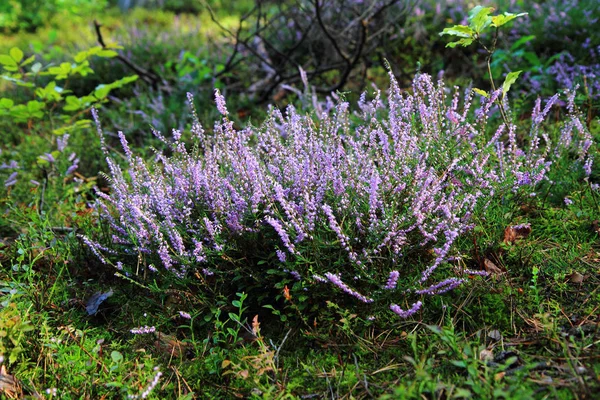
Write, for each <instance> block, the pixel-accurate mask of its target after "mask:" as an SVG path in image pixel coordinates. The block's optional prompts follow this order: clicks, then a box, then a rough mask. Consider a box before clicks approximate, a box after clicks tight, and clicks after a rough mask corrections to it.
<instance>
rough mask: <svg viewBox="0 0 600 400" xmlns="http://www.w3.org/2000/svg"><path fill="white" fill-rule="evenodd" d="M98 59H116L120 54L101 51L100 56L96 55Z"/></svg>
mask: <svg viewBox="0 0 600 400" xmlns="http://www.w3.org/2000/svg"><path fill="white" fill-rule="evenodd" d="M96 55H97V56H98V57H105V58H112V57H116V56H118V55H119V53H117V52H116V51H114V50H101V51H99V52H98V54H96Z"/></svg>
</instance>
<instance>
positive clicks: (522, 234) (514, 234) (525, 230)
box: [504, 224, 531, 244]
mask: <svg viewBox="0 0 600 400" xmlns="http://www.w3.org/2000/svg"><path fill="white" fill-rule="evenodd" d="M530 233H531V225H529V224H519V225H513V226H508V227H506V229H504V243H506V244H509V243H514V242H516V241H517V240H518V239H525V238H526V237H527V236H529V234H530Z"/></svg>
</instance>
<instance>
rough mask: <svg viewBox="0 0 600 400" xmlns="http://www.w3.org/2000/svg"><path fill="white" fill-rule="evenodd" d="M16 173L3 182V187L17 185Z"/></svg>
mask: <svg viewBox="0 0 600 400" xmlns="http://www.w3.org/2000/svg"><path fill="white" fill-rule="evenodd" d="M17 175H18V173H17V172H13V173H12V174H10V176H9V177H8V178H7V179H6V180H5V181H4V187H9V186H14V185H16V183H17Z"/></svg>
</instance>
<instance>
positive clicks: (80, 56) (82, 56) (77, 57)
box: [73, 51, 88, 64]
mask: <svg viewBox="0 0 600 400" xmlns="http://www.w3.org/2000/svg"><path fill="white" fill-rule="evenodd" d="M87 58H88V52H87V51H80V52H79V53H77V54H75V57H73V60H74V61H75V62H76V63H77V64H79V63H80V62H82V61H84V60H85V59H87Z"/></svg>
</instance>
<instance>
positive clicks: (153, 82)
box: [94, 20, 171, 93]
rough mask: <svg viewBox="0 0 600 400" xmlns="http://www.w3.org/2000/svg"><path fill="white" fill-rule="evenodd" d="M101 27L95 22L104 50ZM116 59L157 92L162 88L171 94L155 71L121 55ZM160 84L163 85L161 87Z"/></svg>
mask: <svg viewBox="0 0 600 400" xmlns="http://www.w3.org/2000/svg"><path fill="white" fill-rule="evenodd" d="M101 27H102V24H100V23H99V22H98V21H97V20H94V29H95V30H96V38H97V40H98V43H99V44H100V46H102V48H103V49H108V47H107V45H106V43H105V42H104V38H103V37H102V32H101V30H100V28H101ZM115 58H116V59H117V60H119V61H121V62H122V63H123V64H125V65H126V66H127V67H129V68H130V69H131V70H132V71H133V72H135V73H136V74H138V75H139V76H140V78H141V79H142V80H143V81H144V82H146V83H147V84H149V85H150V86H152V88H153V89H155V90H157V89H159V88H160V89H161V90H163V91H164V92H167V93H170V92H171V88H170V86H169V85H168V84H167V82H166V81H165V80H164V79H162V78H161V77H160V76H159V75H158V74H156V73H154V72H153V71H150V70H146V69H144V68H142V67H140V66H138V65H135V64H134V63H133V62H132V61H131V60H129V59H128V58H127V57H125V56H124V55H122V54H120V53H117V56H116V57H115ZM159 84H160V85H161V86H160V87H159Z"/></svg>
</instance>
